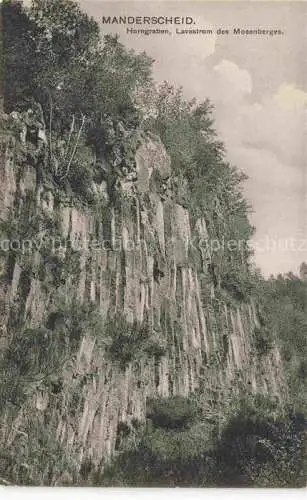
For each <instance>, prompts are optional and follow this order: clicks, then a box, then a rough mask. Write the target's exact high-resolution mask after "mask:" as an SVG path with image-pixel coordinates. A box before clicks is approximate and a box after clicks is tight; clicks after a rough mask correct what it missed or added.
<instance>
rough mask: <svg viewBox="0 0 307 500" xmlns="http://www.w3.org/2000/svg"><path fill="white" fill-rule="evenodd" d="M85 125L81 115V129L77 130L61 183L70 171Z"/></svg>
mask: <svg viewBox="0 0 307 500" xmlns="http://www.w3.org/2000/svg"><path fill="white" fill-rule="evenodd" d="M84 123H85V116H84V115H83V114H82V123H81V127H80V129H79V132H78V136H77V140H76V142H75V147H74V149H73V152H72V154H71V157H70V160H69V162H68V165H67V168H66V172H65V174H64V175H63V176H62V177H61V178H60V180H61V181H62V180H63V179H65V177H67V175H68V173H69V169H70V166H71V164H72V161H73V159H74V156H75V154H76V151H77V147H78V144H79V140H80V136H81V133H82V129H83V125H84Z"/></svg>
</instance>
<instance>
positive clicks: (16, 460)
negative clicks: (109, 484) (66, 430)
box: [0, 413, 77, 486]
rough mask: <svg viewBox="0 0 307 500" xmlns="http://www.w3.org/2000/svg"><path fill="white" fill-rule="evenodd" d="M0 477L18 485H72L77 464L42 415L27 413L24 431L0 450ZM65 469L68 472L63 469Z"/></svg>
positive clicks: (20, 431)
mask: <svg viewBox="0 0 307 500" xmlns="http://www.w3.org/2000/svg"><path fill="white" fill-rule="evenodd" d="M0 470H1V480H3V479H5V481H6V484H11V485H18V486H57V485H64V484H65V480H66V481H67V480H68V481H67V482H66V484H69V483H70V484H71V483H72V482H73V480H72V478H73V477H74V475H76V472H77V466H76V463H74V461H73V459H72V458H71V457H69V456H68V455H67V453H66V452H65V451H64V449H63V448H62V446H61V444H60V442H59V441H58V439H56V438H55V436H54V435H53V433H52V432H51V431H50V428H46V425H45V424H44V422H43V420H42V419H41V418H40V415H37V414H36V415H33V414H31V413H28V414H25V415H24V419H23V425H22V430H19V431H18V432H16V434H15V436H14V438H13V442H12V443H10V445H7V444H2V446H1V451H0ZM64 471H65V472H64Z"/></svg>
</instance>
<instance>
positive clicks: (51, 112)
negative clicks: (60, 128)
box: [48, 90, 57, 173]
mask: <svg viewBox="0 0 307 500" xmlns="http://www.w3.org/2000/svg"><path fill="white" fill-rule="evenodd" d="M48 96H49V104H50V115H49V158H50V160H52V158H53V154H52V119H53V104H52V98H51V94H50V91H49V90H48ZM55 173H57V172H55Z"/></svg>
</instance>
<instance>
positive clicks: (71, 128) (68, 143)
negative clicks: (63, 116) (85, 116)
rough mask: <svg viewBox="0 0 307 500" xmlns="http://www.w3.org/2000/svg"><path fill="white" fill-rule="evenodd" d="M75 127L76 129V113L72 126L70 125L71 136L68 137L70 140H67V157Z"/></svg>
mask: <svg viewBox="0 0 307 500" xmlns="http://www.w3.org/2000/svg"><path fill="white" fill-rule="evenodd" d="M74 129H75V114H73V115H72V121H71V126H70V131H69V137H68V142H67V148H66V153H65V158H66V157H67V155H68V151H69V145H70V141H71V136H72V134H73V131H74Z"/></svg>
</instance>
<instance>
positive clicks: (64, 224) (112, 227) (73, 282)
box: [0, 136, 286, 463]
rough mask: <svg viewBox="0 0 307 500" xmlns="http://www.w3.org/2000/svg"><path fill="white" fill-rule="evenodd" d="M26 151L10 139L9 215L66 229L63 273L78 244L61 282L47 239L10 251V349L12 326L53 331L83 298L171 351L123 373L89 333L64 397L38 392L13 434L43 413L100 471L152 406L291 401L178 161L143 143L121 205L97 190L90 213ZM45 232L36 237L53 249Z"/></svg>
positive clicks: (6, 158)
mask: <svg viewBox="0 0 307 500" xmlns="http://www.w3.org/2000/svg"><path fill="white" fill-rule="evenodd" d="M38 141H39V139H38ZM26 147H27V144H25V145H24V146H23V145H22V143H21V141H20V140H19V139H18V137H17V138H15V139H13V138H11V139H9V138H8V137H4V138H3V139H2V149H1V173H0V179H1V185H0V190H1V197H0V199H1V213H2V214H3V217H4V219H5V218H6V219H7V220H8V219H9V217H11V215H10V214H11V213H12V211H13V213H14V214H15V215H14V216H15V218H16V221H17V226H18V225H19V228H20V229H24V228H23V227H21V225H22V224H25V225H26V224H27V221H30V220H33V218H35V217H36V216H38V215H39V216H40V220H46V219H48V220H49V219H51V220H53V221H57V223H58V238H57V240H55V239H54V238H50V241H49V243H48V244H49V245H50V248H49V250H50V252H51V251H52V252H53V253H54V254H55V255H56V256H57V261H56V262H57V264H56V265H57V266H59V265H60V264H63V263H64V264H65V265H66V264H67V265H68V261H69V259H70V258H71V254H72V253H71V247H72V246H73V250H74V252H73V258H74V259H75V264H76V265H75V267H73V268H69V271H67V273H66V275H65V276H64V278H62V279H61V281H60V283H57V284H56V283H55V279H54V269H53V268H52V267H48V266H50V265H51V264H50V262H51V260H50V259H49V261H48V259H47V261H46V258H45V255H44V253H43V252H42V250H41V248H40V245H39V240H37V239H36V240H35V242H36V244H35V245H34V244H33V241H34V239H35V238H36V237H37V234H36V235H33V238H32V240H31V241H32V246H31V251H26V250H27V249H28V248H29V246H30V245H31V243H26V241H24V243H23V248H22V251H19V252H13V253H12V252H7V251H6V249H5V248H4V247H3V248H2V250H3V251H2V252H1V272H2V283H1V321H2V326H1V346H3V348H4V347H5V345H7V343H8V342H9V340H10V338H11V336H12V335H13V333H14V328H15V329H16V328H19V330H20V331H23V330H24V329H26V328H37V327H40V326H42V325H45V324H46V321H47V319H48V316H49V315H50V313H51V312H52V311H53V310H54V308H55V303H56V301H57V300H62V301H63V302H65V301H68V300H69V298H70V297H75V298H76V299H77V300H78V301H79V302H80V303H82V302H83V303H84V302H93V303H94V304H96V305H97V307H98V308H99V311H100V313H101V318H102V321H104V320H105V319H106V318H107V317H112V315H113V316H114V315H115V314H116V312H122V313H123V314H124V316H125V318H126V320H127V321H128V322H130V323H132V324H133V322H137V323H138V324H146V325H147V328H148V332H149V334H150V335H152V336H153V337H155V336H157V337H158V338H159V339H162V342H164V346H165V352H164V354H163V355H162V356H161V357H155V356H154V355H153V356H150V355H149V354H147V355H144V354H143V355H140V356H136V358H135V359H133V360H132V361H131V362H129V363H127V364H126V365H125V366H124V367H123V366H121V365H120V363H119V362H117V360H116V359H115V360H114V359H113V360H111V359H110V358H109V357H108V356H106V354H105V351H104V349H103V347H102V346H101V345H99V343H97V339H95V338H94V337H93V336H91V334H90V333H89V332H87V331H84V335H83V338H82V339H81V342H80V346H79V350H78V353H77V355H76V356H72V358H71V359H70V360H68V362H67V363H66V364H65V365H64V366H63V369H62V373H61V374H60V375H61V380H62V385H63V387H62V390H61V392H59V393H57V394H55V393H54V392H52V391H51V390H50V387H47V386H46V385H44V384H40V383H37V384H36V386H35V389H34V390H33V393H32V396H31V399H30V401H28V402H27V403H26V409H25V407H22V408H21V409H20V411H19V415H18V417H17V420H16V425H15V427H14V432H17V431H18V428H19V427H18V426H20V425H22V419H23V415H24V412H25V411H26V412H28V414H29V412H30V413H31V412H39V413H40V414H41V418H42V421H45V422H46V425H50V426H52V427H53V428H54V429H56V436H57V438H58V439H59V440H60V441H61V443H63V445H64V446H65V447H67V449H69V450H71V451H72V452H73V453H75V456H76V457H77V460H78V461H79V463H81V462H82V459H83V458H84V457H87V458H90V459H91V460H92V461H93V462H94V463H100V462H101V460H102V459H106V458H108V457H110V456H111V455H112V454H113V453H114V451H115V450H116V447H117V443H118V439H117V438H118V432H119V427H120V425H119V424H120V423H125V424H127V425H128V426H133V425H134V422H135V421H138V420H142V419H144V416H145V410H146V399H147V398H148V397H157V396H168V395H171V394H180V395H184V396H185V395H189V394H190V393H191V392H195V391H196V390H198V389H199V390H201V391H202V392H203V393H205V394H206V395H207V404H208V411H210V405H211V404H212V405H213V404H214V403H215V402H216V400H217V399H218V398H219V397H220V398H222V397H223V396H224V395H226V394H231V393H235V392H237V391H239V390H241V389H243V390H246V391H247V390H252V391H259V392H270V393H273V394H275V395H276V397H277V398H280V399H283V398H285V397H286V396H285V394H284V387H283V379H282V375H281V360H280V356H279V352H278V350H277V349H276V348H275V349H271V350H270V351H269V353H268V354H267V355H264V356H262V357H261V358H259V357H258V356H257V355H256V352H255V348H254V343H255V336H256V331H257V328H259V321H258V316H257V305H256V304H255V303H254V302H253V301H251V302H249V303H243V302H242V303H236V304H235V305H234V304H231V302H230V301H228V300H227V297H226V295H225V296H223V295H221V294H219V295H218V296H217V295H216V291H215V287H214V284H213V280H212V278H211V275H210V272H209V270H208V269H209V264H210V251H209V250H208V249H209V245H208V244H207V243H208V233H207V229H206V222H205V219H204V218H200V219H198V220H195V219H193V218H192V217H191V214H190V213H189V211H188V209H187V208H185V206H184V203H183V202H182V197H181V196H179V194H178V193H175V192H174V191H173V190H172V188H171V186H172V183H171V178H172V171H171V162H170V159H169V157H168V155H167V154H166V151H165V149H164V147H163V145H162V143H161V141H160V140H159V138H157V137H154V136H150V137H149V136H148V137H145V136H144V137H143V138H142V140H141V144H140V146H139V147H138V149H137V151H136V154H135V169H134V171H133V172H132V174H131V172H129V174H127V175H123V176H121V177H120V176H119V177H118V179H117V182H116V185H115V187H114V190H116V197H114V200H112V195H111V196H109V195H108V194H107V189H106V182H105V185H104V184H103V183H102V185H101V186H94V187H93V189H95V190H96V192H99V193H101V203H100V204H95V205H93V206H81V205H80V204H79V206H78V204H77V203H75V202H73V200H72V199H70V197H69V195H66V198H65V199H64V196H62V197H59V196H58V195H57V192H56V188H55V186H53V185H51V184H50V183H49V184H47V183H46V182H45V181H43V182H42V180H41V179H40V176H39V175H38V171H37V168H35V166H33V164H31V160H30V161H29V160H27V159H25V158H24V156H23V159H22V161H21V160H20V156H21V155H20V151H21V150H22V148H26ZM39 147H41V145H39V146H37V148H39ZM110 198H111V199H110ZM22 221H23V222H22ZM29 224H30V222H29ZM40 224H41V223H40V222H39V223H38V227H39V229H38V231H39V235H40V237H44V238H45V239H47V241H48V237H49V236H50V234H49V233H48V230H45V229H44V226H43V225H40ZM25 233H26V231H25ZM25 233H22V231H20V234H25ZM23 238H24V240H27V238H26V237H23ZM2 245H4V246H5V242H3V241H2ZM16 245H17V243H16ZM27 245H28V246H27ZM46 262H47V263H46ZM42 267H43V270H44V272H43V273H42V272H41V270H42ZM67 268H68V267H67ZM16 324H17V325H18V327H16ZM76 394H78V397H77V400H76V397H75V395H76ZM225 397H226V396H225Z"/></svg>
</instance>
